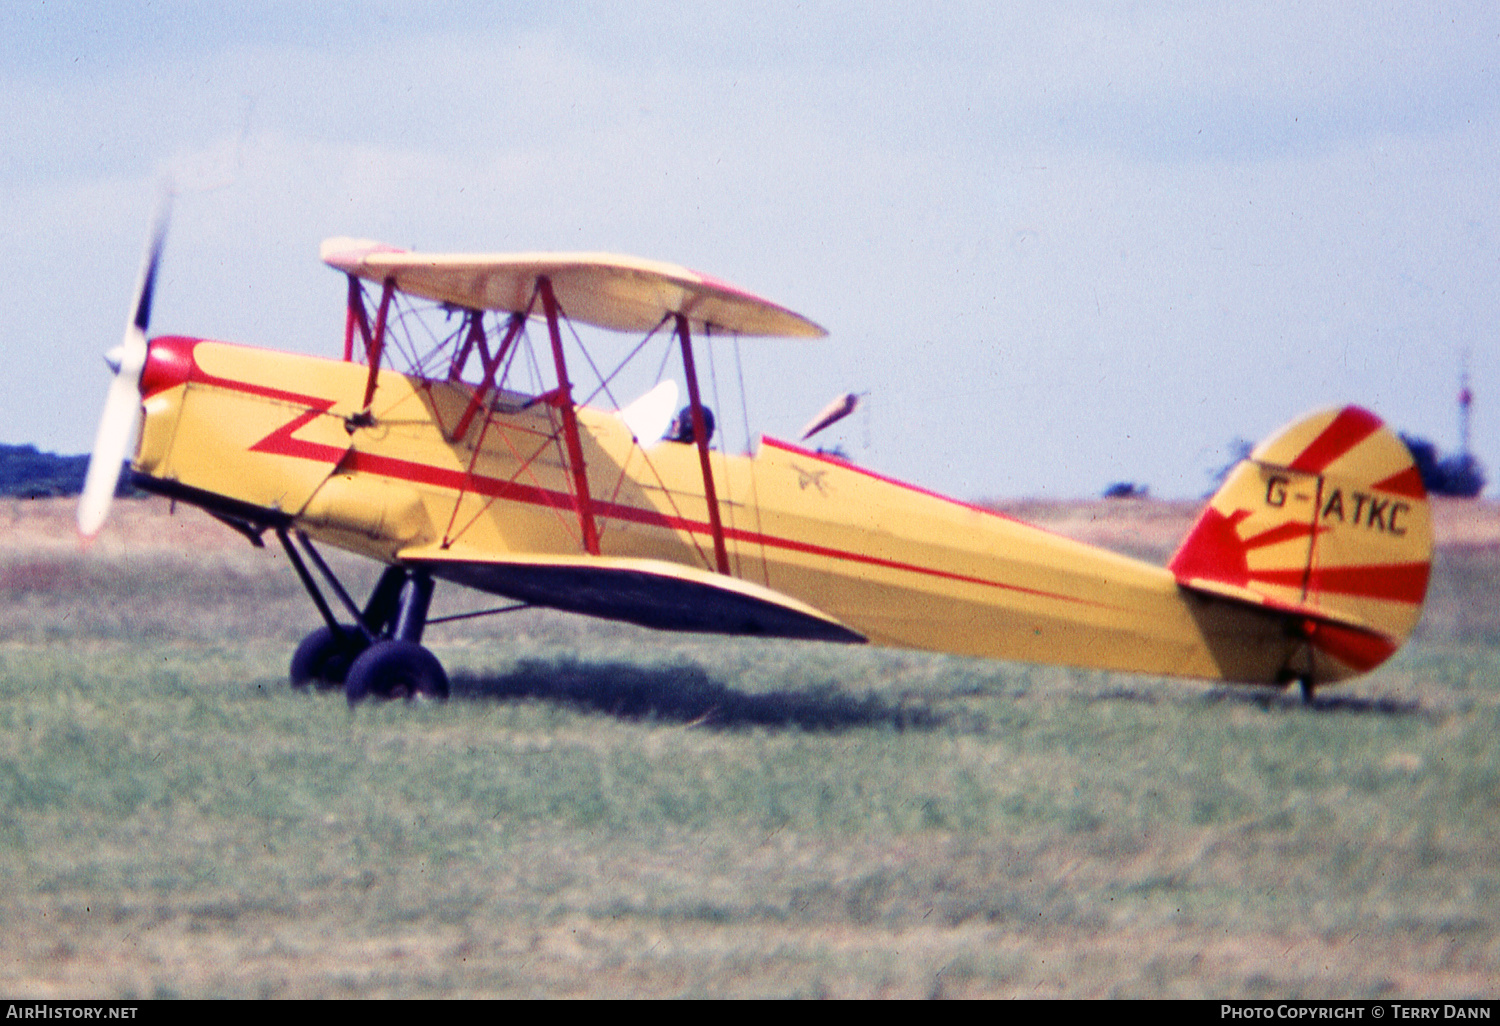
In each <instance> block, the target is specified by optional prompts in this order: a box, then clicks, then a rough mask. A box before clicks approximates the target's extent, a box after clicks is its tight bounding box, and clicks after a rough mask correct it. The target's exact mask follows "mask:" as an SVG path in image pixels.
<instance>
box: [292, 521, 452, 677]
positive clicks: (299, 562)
mask: <svg viewBox="0 0 1500 1026" xmlns="http://www.w3.org/2000/svg"><path fill="white" fill-rule="evenodd" d="M277 536H278V537H279V538H280V539H281V544H282V547H283V548H284V549H286V554H287V558H288V559H290V560H291V563H292V566H293V568H295V569H296V571H297V576H298V577H299V578H301V580H302V585H303V587H305V588H306V589H307V593H308V595H310V596H311V597H312V600H313V604H314V605H316V606H317V607H318V613H319V614H320V615H321V616H322V617H323V620H324V626H322V627H319V628H318V629H317V630H315V631H313V632H312V633H311V634H309V635H308V636H307V637H306V638H304V639H302V643H301V644H300V645H298V646H297V651H296V653H295V654H294V655H293V656H292V665H291V681H292V686H293V687H299V688H300V687H307V686H308V685H310V684H311V685H316V686H318V687H328V688H334V687H339V686H342V687H343V688H344V695H345V697H347V698H348V700H349V704H350V705H353V704H355V703H357V702H361V701H363V700H364V699H366V698H383V699H384V698H406V699H411V698H415V697H416V696H418V695H425V696H427V697H428V698H439V699H441V698H447V697H448V675H447V674H446V673H445V672H443V667H442V664H441V663H439V662H438V661H437V658H436V657H435V656H434V655H433V654H432V653H431V652H429V651H428V650H427V649H425V648H423V647H422V645H421V641H422V630H423V628H425V627H426V626H427V610H428V607H429V606H430V605H431V603H432V590H433V581H432V576H431V575H430V574H428V573H427V572H426V571H425V570H420V569H417V570H413V569H409V568H407V567H402V566H390V567H386V569H385V572H384V573H382V574H381V575H380V580H379V582H377V583H376V585H375V590H374V591H373V592H371V593H370V600H369V602H367V603H366V604H365V608H364V609H360V608H359V607H358V606H356V605H355V604H354V600H353V599H352V598H350V596H349V593H348V592H347V591H346V590H345V589H344V586H343V585H342V584H340V583H339V580H338V578H337V577H335V576H334V573H333V570H332V568H330V567H329V566H328V564H327V563H326V562H324V560H323V557H322V556H320V555H319V554H318V551H317V549H314V548H313V547H312V543H311V542H310V541H309V540H308V538H307V536H306V535H305V534H302V533H301V532H298V534H297V541H298V542H299V543H300V545H301V548H302V552H299V551H298V548H297V546H296V545H294V544H293V543H292V539H291V538H290V537H289V536H288V534H287V532H286V530H285V529H284V528H283V529H281V530H279V531H277ZM303 552H305V553H306V555H307V558H308V559H309V560H311V561H312V563H313V565H314V566H316V567H317V568H318V572H319V573H320V574H322V576H323V578H324V580H325V581H326V582H327V584H328V586H329V588H330V589H331V590H332V591H333V593H334V595H335V596H336V597H337V598H338V600H339V602H340V604H342V605H343V606H344V608H345V609H346V610H348V612H349V614H350V615H351V616H352V617H353V618H354V621H355V622H354V623H353V624H352V625H350V624H345V623H340V622H339V620H338V618H337V617H335V616H334V613H333V609H332V607H330V606H329V604H328V600H327V599H326V598H324V596H323V592H322V591H321V589H319V587H318V582H317V580H316V579H314V577H313V575H312V573H311V572H310V571H309V570H308V567H307V562H306V561H304V560H303V558H302V554H303Z"/></svg>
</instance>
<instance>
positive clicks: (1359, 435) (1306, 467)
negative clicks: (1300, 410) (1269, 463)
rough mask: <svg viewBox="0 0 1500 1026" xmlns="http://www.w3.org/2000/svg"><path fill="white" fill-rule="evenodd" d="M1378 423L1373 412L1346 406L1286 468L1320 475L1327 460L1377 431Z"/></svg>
mask: <svg viewBox="0 0 1500 1026" xmlns="http://www.w3.org/2000/svg"><path fill="white" fill-rule="evenodd" d="M1381 426H1382V425H1381V422H1380V418H1379V417H1377V416H1375V414H1373V413H1371V412H1369V411H1368V410H1362V409H1360V408H1359V407H1357V406H1346V407H1345V408H1344V409H1342V410H1340V411H1339V413H1338V416H1336V417H1334V418H1333V423H1332V424H1329V425H1328V426H1327V427H1326V428H1324V429H1323V431H1322V433H1320V434H1319V435H1318V437H1317V438H1314V439H1313V440H1312V442H1310V443H1309V444H1308V446H1307V448H1306V449H1303V450H1302V452H1301V454H1300V455H1298V457H1297V458H1296V459H1295V460H1293V461H1292V462H1291V465H1290V466H1289V468H1288V469H1290V470H1296V471H1300V472H1302V473H1305V474H1321V473H1322V472H1323V471H1324V469H1325V468H1327V466H1328V465H1329V464H1330V463H1332V462H1333V461H1334V460H1336V459H1338V458H1339V457H1340V456H1342V455H1344V454H1345V453H1346V452H1348V451H1349V450H1350V449H1352V448H1354V447H1355V446H1356V445H1358V444H1359V443H1360V442H1363V441H1364V440H1365V439H1366V438H1369V437H1370V436H1371V435H1373V434H1374V433H1375V432H1377V431H1379V430H1380V428H1381ZM1398 476H1399V475H1398Z"/></svg>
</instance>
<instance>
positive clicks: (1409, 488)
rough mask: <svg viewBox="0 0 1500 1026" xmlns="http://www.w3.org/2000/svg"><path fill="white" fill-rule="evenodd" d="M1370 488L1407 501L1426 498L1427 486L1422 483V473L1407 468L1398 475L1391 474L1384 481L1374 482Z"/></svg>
mask: <svg viewBox="0 0 1500 1026" xmlns="http://www.w3.org/2000/svg"><path fill="white" fill-rule="evenodd" d="M1372 487H1374V488H1375V490H1376V491H1381V492H1390V493H1391V494H1392V495H1401V496H1405V497H1406V498H1408V499H1425V498H1427V486H1426V485H1424V484H1423V483H1422V472H1421V471H1420V470H1418V469H1417V468H1416V467H1415V466H1411V467H1407V468H1406V469H1405V470H1403V471H1401V473H1399V474H1392V475H1391V476H1390V477H1388V478H1386V479H1385V480H1384V481H1376V482H1375V484H1374V485H1373V486H1372Z"/></svg>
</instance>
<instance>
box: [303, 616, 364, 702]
mask: <svg viewBox="0 0 1500 1026" xmlns="http://www.w3.org/2000/svg"><path fill="white" fill-rule="evenodd" d="M369 645H370V643H369V641H368V640H366V638H365V636H364V635H363V634H361V633H360V632H359V630H358V629H356V628H354V627H342V626H341V627H339V628H338V629H337V630H334V629H333V628H332V627H319V628H318V629H317V630H315V631H313V632H312V633H311V634H309V635H308V636H307V637H305V638H303V639H302V643H301V644H300V645H298V646H297V651H296V652H295V653H293V654H292V667H291V674H290V676H291V679H292V687H294V688H305V687H307V686H308V685H315V686H317V687H319V688H336V687H342V686H343V684H344V680H345V678H346V677H348V676H349V668H350V667H351V666H353V665H354V661H355V660H356V659H358V658H359V656H360V653H362V652H364V650H365V649H366V648H368V647H369Z"/></svg>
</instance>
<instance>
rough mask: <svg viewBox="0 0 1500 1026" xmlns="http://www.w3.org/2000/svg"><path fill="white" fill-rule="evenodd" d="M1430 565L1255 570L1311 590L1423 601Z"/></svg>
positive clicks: (1261, 578) (1270, 580)
mask: <svg viewBox="0 0 1500 1026" xmlns="http://www.w3.org/2000/svg"><path fill="white" fill-rule="evenodd" d="M1429 575H1430V568H1429V566H1428V564H1426V563H1376V564H1370V565H1368V566H1330V567H1314V568H1313V569H1312V570H1310V571H1303V570H1297V569H1293V570H1261V571H1251V573H1250V578H1251V579H1252V580H1255V581H1258V582H1260V583H1262V584H1273V585H1278V586H1280V587H1283V588H1301V587H1303V585H1304V583H1305V584H1306V587H1307V590H1308V593H1309V594H1330V595H1351V596H1353V597H1355V598H1369V599H1383V600H1384V601H1387V602H1405V603H1408V604H1410V605H1414V606H1415V605H1421V604H1422V600H1423V598H1425V597H1426V595H1427V580H1428V577H1429Z"/></svg>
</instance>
